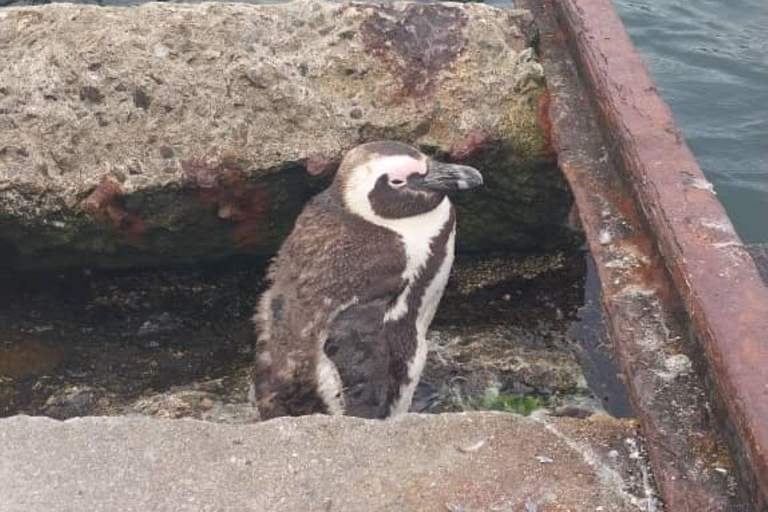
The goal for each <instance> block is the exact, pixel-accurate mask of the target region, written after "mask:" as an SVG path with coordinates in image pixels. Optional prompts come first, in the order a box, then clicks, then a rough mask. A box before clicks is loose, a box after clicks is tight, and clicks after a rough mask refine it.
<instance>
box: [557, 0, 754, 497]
mask: <svg viewBox="0 0 768 512" xmlns="http://www.w3.org/2000/svg"><path fill="white" fill-rule="evenodd" d="M545 3H546V2H545ZM554 5H555V6H556V7H557V11H558V12H557V15H558V19H559V20H560V21H561V22H562V25H563V27H564V28H565V31H566V39H567V42H568V44H569V45H571V46H572V48H573V53H574V54H575V55H576V59H577V64H578V66H579V69H580V72H581V76H582V77H583V78H584V81H585V83H586V86H587V87H588V89H589V91H590V95H591V96H592V99H593V100H595V102H596V104H597V105H598V115H599V120H600V122H601V125H602V127H603V133H604V135H605V136H606V139H607V142H608V144H609V146H610V147H611V155H610V156H611V158H612V159H613V161H615V162H616V163H617V164H618V165H619V167H620V169H621V171H622V173H623V174H624V176H625V177H626V178H627V179H628V180H629V181H630V182H631V184H632V189H633V194H634V196H635V198H636V200H637V202H638V204H639V206H640V208H641V210H642V213H643V216H644V217H645V219H646V220H647V222H648V224H649V226H650V230H651V232H652V234H653V237H654V240H655V242H656V244H657V246H658V248H659V250H660V252H661V254H662V256H663V259H664V264H665V266H666V268H667V269H668V270H669V272H670V275H671V277H672V279H673V281H674V284H675V288H676V290H677V291H678V292H679V293H680V295H681V297H682V299H683V304H684V306H685V309H686V312H687V316H688V318H689V319H690V321H691V326H692V327H693V330H694V331H695V334H696V335H697V337H698V339H699V340H700V342H701V345H702V346H703V349H704V352H705V355H706V360H707V362H708V365H709V370H710V373H711V376H712V377H713V380H714V383H715V388H716V392H717V394H718V396H719V398H720V400H721V401H722V402H723V404H724V405H725V408H726V409H727V413H728V420H729V422H730V424H731V425H732V426H733V428H734V429H735V431H736V434H737V436H738V440H739V442H740V446H739V448H740V450H742V451H743V453H744V457H745V459H746V462H747V464H748V466H749V468H751V472H752V476H753V477H754V480H755V482H756V487H757V489H754V494H753V497H752V500H753V505H754V506H755V507H756V509H757V510H763V509H765V508H766V507H768V502H767V500H766V495H768V289H767V288H766V287H765V285H764V284H763V282H762V280H761V278H760V275H759V273H758V271H757V269H756V268H755V265H754V263H753V261H752V259H751V258H750V257H749V254H748V253H747V251H746V250H745V248H744V245H743V244H742V242H741V240H740V239H739V237H738V235H737V234H736V232H735V231H734V229H733V226H732V224H731V222H730V220H729V218H728V216H727V215H726V213H725V211H724V209H723V207H722V205H721V204H720V202H719V201H718V200H717V198H716V196H715V194H714V192H713V190H712V186H711V184H710V183H709V182H708V181H707V180H706V178H705V177H704V175H703V173H702V172H701V170H700V169H699V167H698V165H697V163H696V161H695V159H694V158H693V155H692V154H691V152H690V150H689V149H688V147H687V146H686V144H685V141H684V140H683V138H682V136H681V135H680V134H679V133H678V131H677V129H676V127H675V124H674V121H673V118H672V115H671V112H670V110H669V108H668V107H667V105H666V104H665V103H664V101H663V100H662V99H661V98H660V96H659V94H658V92H657V90H656V88H655V86H654V84H653V81H652V80H651V78H650V76H649V74H648V72H647V70H646V68H645V66H644V64H643V62H642V59H641V58H640V56H639V54H638V52H637V51H636V50H635V48H634V46H633V45H632V42H631V41H630V40H629V37H628V36H627V34H626V32H625V30H624V27H623V25H622V24H621V21H620V19H619V17H618V15H617V14H616V12H615V11H614V9H613V7H612V6H611V4H610V2H609V1H608V0H555V1H554Z"/></svg>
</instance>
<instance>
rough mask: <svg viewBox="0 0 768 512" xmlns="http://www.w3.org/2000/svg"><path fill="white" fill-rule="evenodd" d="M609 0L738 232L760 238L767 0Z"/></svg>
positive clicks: (766, 127)
mask: <svg viewBox="0 0 768 512" xmlns="http://www.w3.org/2000/svg"><path fill="white" fill-rule="evenodd" d="M612 1H613V4H614V6H615V7H616V9H617V11H618V12H619V15H620V16H621V19H622V21H623V22H624V25H625V26H626V28H627V31H628V32H629V34H630V37H631V38H632V41H633V42H634V43H635V45H636V46H637V48H638V49H639V50H640V52H641V54H642V56H643V59H644V60H645V62H646V63H647V65H648V67H649V68H650V70H651V72H652V74H653V76H654V79H655V81H656V83H657V84H658V86H659V89H660V91H661V94H662V96H663V97H664V99H665V100H666V101H667V103H669V105H670V107H671V108H672V110H673V112H674V115H675V120H676V121H677V123H678V125H679V127H680V128H681V130H682V132H683V134H684V136H685V138H686V141H687V142H688V145H689V146H690V147H691V149H692V150H693V152H694V154H695V155H696V159H697V160H698V162H699V165H700V166H701V168H702V169H703V170H704V172H705V173H706V175H707V177H708V178H709V179H710V180H711V181H712V182H713V183H714V185H715V190H716V191H717V194H718V197H719V198H720V200H721V201H722V203H723V204H724V206H725V208H726V210H727V211H728V213H729V215H730V216H731V219H732V220H733V223H734V225H735V226H736V229H737V231H738V232H739V234H740V235H741V237H742V239H744V241H745V242H747V243H764V242H768V2H766V1H765V0H729V1H727V2H724V1H722V0H612Z"/></svg>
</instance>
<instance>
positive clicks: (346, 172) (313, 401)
mask: <svg viewBox="0 0 768 512" xmlns="http://www.w3.org/2000/svg"><path fill="white" fill-rule="evenodd" d="M482 182H483V178H482V176H481V174H480V173H479V172H478V171H477V170H476V169H473V168H472V167H467V166H463V165H452V164H445V163H440V162H437V161H435V160H433V159H431V158H429V157H427V156H426V155H424V154H423V153H421V152H419V151H417V150H416V149H414V148H412V147H410V146H408V145H406V144H402V143H399V142H391V141H381V142H371V143H368V144H363V145H361V146H358V147H356V148H354V149H353V150H351V151H350V152H349V153H347V154H346V155H345V157H344V159H343V161H342V163H341V166H340V167H339V170H338V172H337V174H336V177H335V178H334V181H333V183H332V184H331V186H330V187H328V189H326V190H325V191H324V192H322V193H320V194H319V195H317V196H316V197H315V198H313V199H312V200H311V201H310V202H309V203H308V204H307V206H306V207H305V208H304V211H303V212H302V213H301V215H300V216H299V217H298V219H297V221H296V225H295V227H294V230H293V232H292V233H291V234H290V235H289V236H288V238H287V239H286V240H285V242H284V243H283V245H282V247H281V248H280V251H279V253H278V255H277V257H276V258H275V260H274V261H273V263H272V265H271V266H270V269H269V271H268V274H267V279H268V282H269V283H270V287H269V289H268V290H267V291H266V292H265V293H264V294H263V295H262V297H261V299H260V301H259V304H258V306H257V310H256V316H255V322H256V327H257V334H258V338H257V345H256V364H255V368H254V375H253V377H254V392H255V401H256V405H257V406H258V408H259V412H260V414H261V417H262V419H268V418H272V417H276V416H297V415H302V414H312V413H328V414H349V415H354V416H362V417H369V418H386V417H389V416H393V415H398V414H402V413H405V412H407V411H408V408H409V406H410V403H411V400H412V398H413V392H414V389H415V387H416V384H417V383H418V381H419V378H420V376H421V372H422V370H423V368H424V363H425V361H426V356H427V342H426V332H427V328H428V327H429V324H430V323H431V322H432V318H433V316H434V314H435V310H436V309H437V305H438V302H439V301H440V298H441V296H442V294H443V290H444V288H445V284H446V281H447V280H448V273H449V272H450V269H451V265H452V263H453V251H454V237H455V230H456V220H455V214H454V210H453V206H452V205H451V202H450V201H449V199H448V197H447V195H446V194H447V193H449V192H452V191H457V190H464V189H470V188H472V187H475V186H478V185H481V184H482Z"/></svg>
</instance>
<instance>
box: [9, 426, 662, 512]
mask: <svg viewBox="0 0 768 512" xmlns="http://www.w3.org/2000/svg"><path fill="white" fill-rule="evenodd" d="M0 445H2V446H3V450H2V451H0V502H2V503H3V510H4V511H5V512H21V511H24V512H38V511H45V512H65V511H78V512H79V511H82V510H123V511H125V512H131V511H145V510H153V511H156V512H163V511H173V512H184V511H200V510H216V511H237V510H269V511H272V512H280V511H291V512H293V511H297V510H302V511H328V510H330V511H338V512H356V511H361V512H362V511H365V512H377V511H402V510H418V511H421V512H431V511H434V512H438V511H439V512H445V511H446V510H472V511H489V510H498V511H520V510H532V509H533V510H542V511H544V510H570V511H573V512H582V511H583V512H586V511H589V512H594V511H595V510H611V511H614V512H624V511H635V510H651V511H653V510H658V508H657V504H656V501H655V499H654V497H653V489H652V488H649V487H647V485H648V484H647V479H648V475H649V473H648V472H649V470H648V467H647V463H646V461H645V456H644V455H643V453H642V451H640V448H641V447H642V443H641V441H640V440H639V439H638V437H637V433H636V423H635V422H633V421H621V420H614V419H611V418H607V417H600V416H593V417H591V418H590V419H587V420H576V419H570V418H549V417H546V416H538V417H536V418H533V419H527V418H521V417H518V416H514V415H508V414H494V413H473V414H445V415H407V416H405V417H403V418H401V419H398V420H395V421H386V422H384V421H371V420H360V419H356V418H343V417H328V416H306V417H302V418H281V419H278V420H272V421H268V422H264V423H260V424H253V425H222V424H214V423H206V422H200V421H195V420H173V421H171V420H165V421H158V420H150V419H146V418H80V419H76V420H69V421H65V422H58V421H54V420H50V419H45V418H31V417H23V416H18V417H12V418H8V419H3V420H0ZM644 482H645V483H644ZM526 506H527V507H528V508H527V509H526V508H525V507H526ZM531 507H536V508H531Z"/></svg>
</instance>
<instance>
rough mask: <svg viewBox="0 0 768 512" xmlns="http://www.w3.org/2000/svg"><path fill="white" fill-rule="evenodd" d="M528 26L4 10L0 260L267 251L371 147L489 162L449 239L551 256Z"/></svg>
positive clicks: (556, 196) (247, 11)
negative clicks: (345, 161) (345, 158)
mask: <svg viewBox="0 0 768 512" xmlns="http://www.w3.org/2000/svg"><path fill="white" fill-rule="evenodd" d="M535 38H536V34H535V29H534V26H533V21H532V18H531V15H530V13H528V12H527V11H522V10H509V11H503V10H497V9H494V8H491V7H487V6H483V5H477V4H414V3H397V4H378V5H373V4H332V3H328V4H326V3H321V2H314V1H301V2H294V3H290V4H284V5H238V4H201V5H178V4H177V5H166V4H147V5H142V6H138V7H127V8H102V7H96V6H84V5H66V4H52V5H46V6H39V7H27V8H10V9H4V10H2V11H0V53H2V55H3V62H4V65H3V66H2V68H0V262H3V263H12V264H14V265H16V266H21V267H45V266H49V267H50V266H62V265H70V264H77V265H90V264H96V265H137V264H158V263H171V262H174V261H179V260H190V259H199V258H210V257H217V256H225V255H230V254H235V253H257V254H258V253H261V254H268V253H271V252H272V251H274V250H275V248H276V246H277V245H278V244H279V241H280V240H281V238H282V237H283V236H284V235H285V233H286V232H287V231H288V230H289V229H290V228H291V226H292V222H293V219H294V218H295V216H296V214H297V213H298V212H299V211H300V209H301V207H302V205H303V204H304V202H305V201H306V200H307V198H308V197H310V196H311V195H312V194H314V193H316V192H317V191H318V190H319V189H320V188H322V187H323V186H324V185H325V184H326V183H327V182H328V180H329V178H330V176H331V175H332V174H333V171H334V169H335V166H336V165H337V163H338V161H339V159H340V157H341V155H342V154H343V153H344V151H345V150H347V149H349V148H351V147H353V146H355V145H357V144H359V143H361V142H364V141H369V140H374V139H399V140H403V141H408V142H411V143H413V144H415V145H418V146H419V147H421V148H422V149H423V150H425V151H427V152H429V153H432V154H435V155H437V156H439V157H441V158H445V159H449V160H453V161H462V162H467V163H470V164H473V165H476V166H478V167H480V168H481V169H482V170H483V171H484V173H485V176H486V186H485V187H484V188H483V189H482V190H478V191H477V192H473V193H472V194H471V195H468V196H467V197H466V198H465V200H463V201H462V202H461V203H460V204H459V208H460V222H461V226H460V233H461V235H460V242H459V243H460V245H461V247H464V248H467V247H469V248H472V249H475V250H485V249H493V248H516V249H548V248H551V247H552V246H554V245H557V244H558V243H562V241H563V239H564V237H563V234H564V233H566V232H567V230H566V228H565V227H564V225H565V221H566V217H567V213H568V210H569V207H570V196H569V192H568V190H567V187H566V186H565V184H564V182H563V180H562V178H561V177H560V174H559V172H558V171H557V168H556V165H555V156H554V155H553V153H552V150H551V147H550V144H549V141H548V131H547V127H548V126H549V123H548V120H547V117H546V113H545V112H546V107H547V94H546V92H545V87H544V77H543V72H542V68H541V66H540V65H539V64H538V63H537V62H536V57H535V52H534V50H533V48H532V46H533V44H534V42H535ZM54 43H55V44H54Z"/></svg>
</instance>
